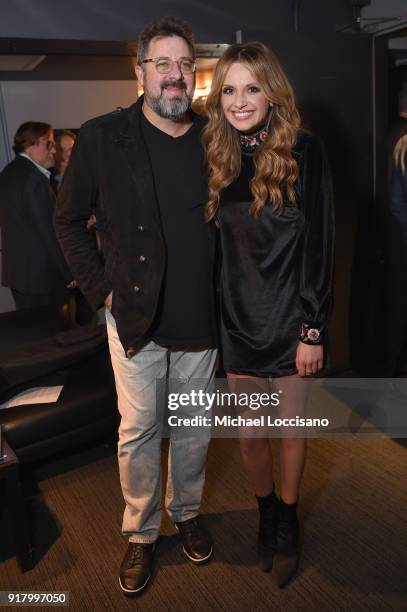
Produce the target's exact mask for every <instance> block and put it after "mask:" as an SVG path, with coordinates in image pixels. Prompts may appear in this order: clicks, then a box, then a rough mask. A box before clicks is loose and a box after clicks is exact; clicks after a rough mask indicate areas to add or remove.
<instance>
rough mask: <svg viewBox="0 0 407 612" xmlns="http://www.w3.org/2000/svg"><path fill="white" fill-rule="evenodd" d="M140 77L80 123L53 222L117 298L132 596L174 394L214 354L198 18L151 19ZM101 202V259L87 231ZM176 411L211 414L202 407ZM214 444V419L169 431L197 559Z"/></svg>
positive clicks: (172, 505) (74, 264)
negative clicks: (113, 107) (137, 87)
mask: <svg viewBox="0 0 407 612" xmlns="http://www.w3.org/2000/svg"><path fill="white" fill-rule="evenodd" d="M136 72H137V77H138V79H139V81H140V83H141V85H142V86H143V88H144V96H142V97H141V98H140V99H139V100H138V101H137V102H136V104H134V105H133V106H131V107H130V108H129V109H125V110H123V109H119V110H118V111H116V112H114V113H110V114H109V115H105V116H103V117H99V118H97V119H93V120H91V121H89V122H87V123H86V124H85V125H84V126H82V128H81V130H80V133H79V136H78V139H77V141H76V144H75V146H74V150H73V152H72V156H71V160H70V163H69V166H68V168H67V170H66V173H65V178H64V183H63V185H62V188H61V191H60V193H59V200H58V205H57V212H56V216H55V227H56V231H57V235H58V237H59V240H60V243H61V246H62V248H63V250H64V253H65V257H66V259H67V261H68V263H69V265H70V267H71V270H72V272H73V273H74V278H75V279H77V282H78V284H79V286H80V288H81V290H82V291H83V293H84V295H85V296H86V298H87V299H88V301H89V302H90V303H91V304H92V305H93V306H94V308H95V309H96V308H99V307H100V306H101V305H103V304H105V306H106V322H107V330H108V338H109V349H110V355H111V359H112V365H113V369H114V374H115V381H116V389H117V395H118V407H119V411H120V414H121V423H120V429H119V446H118V459H119V469H120V480H121V486H122V491H123V495H124V499H125V503H126V507H125V512H124V518H123V534H124V535H125V536H127V537H128V539H129V544H128V548H127V552H126V554H125V556H124V559H123V562H122V565H121V568H120V586H121V588H122V590H123V592H124V593H125V594H126V595H137V594H139V593H141V591H142V590H143V589H144V588H145V587H146V585H147V583H148V581H149V579H150V577H151V574H152V565H153V558H154V551H155V545H156V541H157V538H158V535H159V530H160V523H161V505H162V501H161V437H162V430H163V421H164V412H163V406H164V404H165V399H166V392H168V393H178V394H179V393H186V394H190V393H191V392H194V391H195V392H199V391H203V392H211V391H212V389H213V377H214V370H215V360H216V349H215V333H214V329H215V326H214V319H215V317H214V294H213V282H214V275H213V267H214V265H213V264H214V253H215V228H214V227H213V226H211V225H210V224H207V223H205V220H204V215H203V205H204V203H205V202H206V200H207V186H206V166H205V154H204V150H203V147H202V145H201V141H200V133H201V130H202V127H203V123H204V120H203V119H202V118H201V117H199V116H198V115H195V113H193V112H192V111H191V110H190V105H191V101H192V96H193V91H194V87H195V54H194V43H193V37H192V32H191V29H190V27H189V26H188V24H186V23H185V22H184V21H182V20H181V19H178V18H176V17H166V18H163V19H160V20H156V21H154V22H152V23H150V24H148V25H147V27H146V28H145V29H144V30H143V32H142V33H141V35H140V38H139V46H138V65H137V67H136ZM93 209H95V211H96V217H97V219H98V229H99V233H100V238H101V245H102V251H103V255H104V260H105V264H104V265H102V263H101V260H100V258H99V257H98V254H97V252H96V249H95V246H94V244H93V242H92V240H91V238H90V237H89V235H88V234H87V232H86V221H87V219H88V218H89V216H90V213H91V211H92V210H93ZM163 381H164V384H163ZM184 397H185V396H184ZM177 414H178V416H180V417H181V416H183V414H184V415H185V416H188V417H189V418H191V417H194V416H203V415H206V416H207V415H208V413H207V411H206V410H205V406H194V405H192V403H190V404H189V405H187V406H180V408H179V410H178V413H177ZM209 438H210V430H209V428H208V427H206V428H200V429H199V430H197V429H192V428H186V429H179V428H178V429H177V428H174V430H170V445H169V457H168V482H167V491H166V499H165V505H166V509H167V511H168V513H169V515H170V517H171V519H172V520H173V522H174V523H175V527H176V528H177V530H178V531H179V533H180V536H181V540H182V544H183V550H184V553H185V555H186V556H187V557H188V559H189V560H190V561H192V562H193V563H195V564H202V563H205V562H207V561H209V560H210V558H211V556H212V553H213V545H212V540H211V538H210V536H209V534H208V533H207V531H206V530H205V528H204V526H203V524H202V521H201V519H200V516H199V506H200V502H201V498H202V490H203V485H204V466H205V459H206V453H207V447H208V443H209Z"/></svg>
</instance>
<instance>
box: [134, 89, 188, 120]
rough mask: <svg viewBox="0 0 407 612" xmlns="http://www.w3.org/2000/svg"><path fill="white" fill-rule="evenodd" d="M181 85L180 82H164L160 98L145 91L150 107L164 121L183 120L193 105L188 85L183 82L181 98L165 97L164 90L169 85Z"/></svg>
mask: <svg viewBox="0 0 407 612" xmlns="http://www.w3.org/2000/svg"><path fill="white" fill-rule="evenodd" d="M174 84H176V85H180V83H179V82H175V83H174V82H164V83H162V84H161V93H160V94H159V95H158V96H153V95H150V94H149V92H148V90H146V89H145V90H144V97H145V99H146V102H147V104H148V106H149V107H150V108H151V109H152V110H153V111H154V112H155V113H157V115H159V117H162V118H163V119H172V120H173V121H177V120H178V119H181V118H182V117H183V116H184V115H185V113H186V112H187V111H188V110H189V109H190V107H191V103H192V96H190V95H188V93H187V91H186V85H185V83H184V82H183V81H182V82H181V87H183V89H184V91H183V92H182V95H181V97H174V98H165V97H164V96H163V92H164V89H165V87H166V86H167V85H174Z"/></svg>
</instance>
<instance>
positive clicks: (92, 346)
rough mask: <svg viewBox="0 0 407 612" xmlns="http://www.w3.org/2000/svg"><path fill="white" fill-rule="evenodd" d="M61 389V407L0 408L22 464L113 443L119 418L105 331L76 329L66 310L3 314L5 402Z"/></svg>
mask: <svg viewBox="0 0 407 612" xmlns="http://www.w3.org/2000/svg"><path fill="white" fill-rule="evenodd" d="M53 384H63V385H64V388H63V390H62V392H61V395H60V396H59V399H58V401H57V402H56V403H43V404H32V405H22V406H16V407H11V408H0V425H1V426H2V430H3V433H4V435H5V437H6V439H7V441H8V442H9V444H10V446H11V447H12V448H13V450H14V451H15V453H16V454H17V456H18V458H19V460H20V461H21V462H22V463H30V462H32V461H36V460H38V459H43V458H45V457H48V456H50V455H53V454H55V453H59V452H62V451H67V450H69V449H73V448H75V447H78V446H81V445H83V444H87V443H89V442H93V441H96V440H98V439H101V438H103V437H110V438H111V439H114V437H115V435H116V432H117V426H118V421H119V416H118V412H117V399H116V393H115V388H114V380H113V373H112V369H111V364H110V358H109V353H108V348H107V340H106V331H105V326H103V325H98V326H95V325H93V326H87V327H86V328H85V327H83V328H78V327H77V326H74V325H73V324H72V322H71V318H70V314H69V312H68V310H67V309H66V308H64V307H42V308H36V309H30V310H21V311H18V312H9V313H4V314H0V404H1V403H3V402H4V401H5V400H6V399H8V398H10V397H12V396H14V395H16V394H17V393H18V392H20V391H22V390H25V389H28V388H31V387H35V386H46V385H53Z"/></svg>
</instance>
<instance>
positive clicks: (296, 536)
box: [273, 499, 300, 588]
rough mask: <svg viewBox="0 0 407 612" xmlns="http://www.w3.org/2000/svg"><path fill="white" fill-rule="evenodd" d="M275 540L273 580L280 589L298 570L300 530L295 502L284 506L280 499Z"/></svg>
mask: <svg viewBox="0 0 407 612" xmlns="http://www.w3.org/2000/svg"><path fill="white" fill-rule="evenodd" d="M276 540H277V551H276V554H275V556H274V563H273V579H274V581H275V583H276V584H277V585H278V586H279V587H280V588H282V587H284V586H285V585H286V584H287V583H288V582H289V581H290V580H291V578H292V577H293V576H294V575H295V573H296V572H297V569H298V563H299V544H300V530H299V525H298V517H297V502H295V503H294V504H285V503H284V502H283V500H282V499H280V502H279V508H278V524H277V536H276Z"/></svg>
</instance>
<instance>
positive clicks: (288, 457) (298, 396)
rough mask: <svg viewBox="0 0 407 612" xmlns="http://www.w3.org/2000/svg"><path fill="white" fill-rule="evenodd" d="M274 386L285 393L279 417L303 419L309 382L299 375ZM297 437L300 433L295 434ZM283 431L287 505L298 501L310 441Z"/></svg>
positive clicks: (283, 493)
mask: <svg viewBox="0 0 407 612" xmlns="http://www.w3.org/2000/svg"><path fill="white" fill-rule="evenodd" d="M273 386H274V387H275V388H277V389H279V390H281V391H282V394H281V395H280V404H279V407H278V414H279V417H281V418H290V417H295V416H296V415H298V416H303V415H304V412H305V403H306V399H307V381H305V380H304V379H303V378H301V377H299V376H298V375H296V374H294V375H293V376H284V377H281V378H275V379H274V380H273ZM295 433H297V432H295ZM295 433H294V434H293V435H291V436H290V431H289V430H285V431H283V436H282V438H281V440H280V497H281V499H282V500H283V501H284V502H285V503H286V504H293V503H294V502H296V501H297V499H298V495H299V489H300V483H301V478H302V475H303V472H304V465H305V458H306V440H305V439H303V438H298V437H295Z"/></svg>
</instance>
